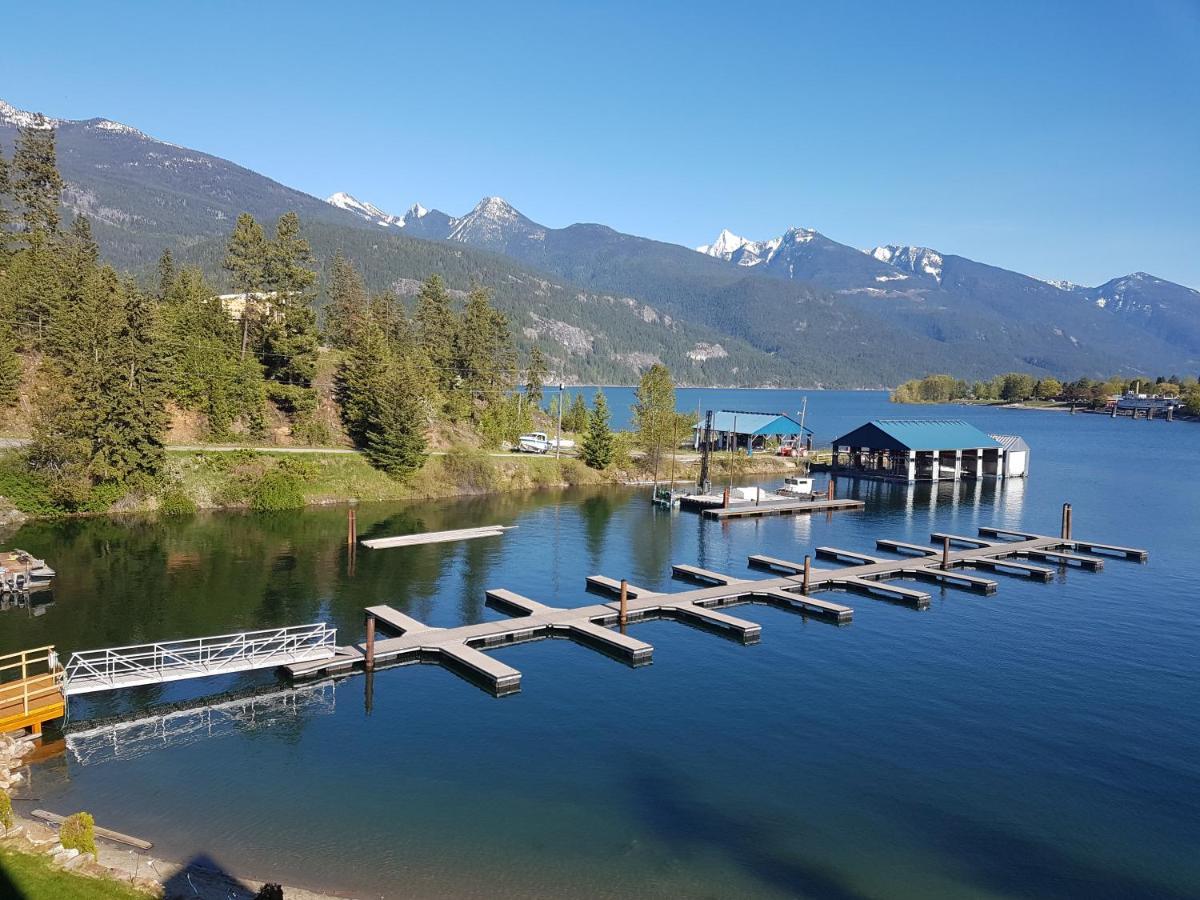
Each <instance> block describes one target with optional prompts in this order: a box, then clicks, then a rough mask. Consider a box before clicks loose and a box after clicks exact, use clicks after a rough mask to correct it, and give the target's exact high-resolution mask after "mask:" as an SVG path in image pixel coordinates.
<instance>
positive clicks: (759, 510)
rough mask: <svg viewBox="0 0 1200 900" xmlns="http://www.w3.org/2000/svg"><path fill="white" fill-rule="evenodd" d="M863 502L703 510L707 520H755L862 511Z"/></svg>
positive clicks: (777, 503) (745, 505) (783, 502)
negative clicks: (827, 512) (758, 518)
mask: <svg viewBox="0 0 1200 900" xmlns="http://www.w3.org/2000/svg"><path fill="white" fill-rule="evenodd" d="M864 506H866V504H865V503H863V501H861V500H769V501H767V502H765V503H737V504H734V505H732V506H710V507H707V508H705V509H703V510H701V512H700V514H701V515H702V516H704V518H706V519H721V520H724V519H753V518H757V517H759V516H794V515H797V514H804V513H814V512H826V511H829V512H841V511H843V510H853V509H862V508H863V507H864Z"/></svg>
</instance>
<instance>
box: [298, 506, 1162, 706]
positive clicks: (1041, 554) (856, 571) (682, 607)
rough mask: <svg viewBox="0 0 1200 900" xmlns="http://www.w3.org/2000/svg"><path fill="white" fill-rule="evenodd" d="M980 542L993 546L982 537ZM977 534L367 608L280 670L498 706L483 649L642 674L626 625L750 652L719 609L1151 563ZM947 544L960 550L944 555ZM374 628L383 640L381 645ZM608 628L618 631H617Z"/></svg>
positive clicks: (808, 607) (508, 679)
mask: <svg viewBox="0 0 1200 900" xmlns="http://www.w3.org/2000/svg"><path fill="white" fill-rule="evenodd" d="M825 502H828V501H825ZM834 502H837V501H834ZM841 502H846V501H841ZM852 502H853V501H852ZM806 505H811V504H806ZM1064 530H1065V531H1066V529H1064ZM1068 533H1069V531H1068ZM985 534H986V535H989V536H990V538H991V539H985V538H984V537H983V535H985ZM980 535H981V537H979V538H972V537H965V536H962V535H952V534H946V533H942V532H935V533H934V534H932V535H931V540H933V541H936V542H939V543H941V544H942V546H941V548H937V547H926V546H923V545H920V544H914V543H911V542H907V541H892V540H884V539H881V540H879V541H877V542H876V544H877V546H878V547H879V548H880V549H882V550H888V551H891V552H893V553H897V554H900V555H901V558H898V559H885V558H883V557H879V556H873V555H868V554H863V553H858V552H856V551H851V550H842V549H840V548H837V547H821V548H818V549H817V551H816V552H817V555H819V556H822V557H825V558H831V559H835V560H839V561H849V562H851V563H853V564H852V565H846V566H841V567H838V568H816V567H814V566H812V564H811V558H806V559H805V560H804V561H803V562H794V561H791V560H786V559H780V558H777V557H771V556H765V555H759V554H756V555H753V556H750V557H748V563H749V565H750V566H752V567H758V568H766V569H770V570H772V571H774V572H775V573H776V575H775V577H770V578H762V579H752V578H742V577H738V576H733V575H726V574H724V573H721V572H715V571H713V570H711V569H705V568H701V567H700V566H694V565H689V564H683V563H680V564H677V565H675V566H673V567H672V573H673V575H674V576H675V577H676V578H683V579H687V580H690V581H693V582H699V583H701V584H703V585H704V586H703V587H698V588H696V589H693V590H686V591H679V592H664V591H651V590H647V589H645V588H639V587H637V586H636V585H630V584H629V583H628V582H627V581H625V582H623V581H620V580H618V579H615V578H611V577H608V576H604V575H592V576H589V577H588V578H587V579H586V587H587V589H588V590H589V591H592V592H598V593H602V594H605V595H608V596H610V597H617V598H619V599H617V600H609V601H608V602H603V603H597V604H592V605H588V606H580V607H559V606H554V605H551V604H547V603H542V602H540V601H538V600H534V599H531V598H529V597H524V596H522V595H520V594H517V593H514V592H513V591H509V590H506V589H503V588H495V589H492V590H489V591H487V595H486V596H487V603H488V605H489V606H491V607H492V608H493V609H497V610H499V611H501V612H504V613H506V614H509V615H511V616H513V618H511V619H507V620H502V621H495V622H479V623H476V624H474V625H463V626H459V627H455V628H434V627H431V626H428V625H426V624H424V623H422V622H420V621H418V620H416V619H413V618H412V617H410V616H408V615H406V614H405V613H403V612H400V611H399V610H396V609H393V608H392V607H390V606H386V605H381V606H372V607H368V608H367V609H366V610H365V613H366V619H367V639H366V640H364V641H362V642H360V643H357V644H353V645H350V646H345V647H339V648H338V649H337V651H336V652H335V653H334V654H333V655H332V656H331V657H329V658H326V659H316V660H311V661H307V662H295V663H289V664H287V665H285V666H284V667H283V668H284V670H285V671H286V672H287V673H288V674H289V675H290V676H291V677H292V678H294V679H297V680H300V679H311V678H320V677H326V676H338V675H346V674H349V673H351V672H354V671H356V670H364V669H371V668H375V667H380V666H390V665H404V664H410V663H436V664H439V665H443V666H445V667H447V668H449V669H451V670H452V671H455V672H458V673H459V674H461V675H464V676H465V677H467V678H468V679H469V680H471V681H472V682H473V683H475V684H477V685H479V686H481V687H483V688H484V689H486V690H488V691H489V692H491V693H492V694H494V695H496V696H503V695H506V694H512V693H515V692H517V691H519V690H520V688H521V673H520V672H519V671H517V670H516V669H514V668H513V667H512V666H509V665H507V664H506V663H503V662H501V661H500V660H497V659H494V658H492V657H490V656H489V655H488V654H487V653H486V652H485V651H487V650H491V649H495V648H497V647H504V646H508V645H511V644H516V643H523V642H526V641H536V640H541V639H544V638H566V639H568V640H573V641H575V642H576V643H579V644H582V645H584V646H587V647H590V648H592V649H595V650H598V651H600V652H602V653H605V654H607V655H608V656H611V657H613V658H614V659H617V660H619V661H621V662H624V663H625V664H627V665H630V666H642V665H645V664H647V663H649V662H650V661H651V659H652V657H653V654H654V648H653V647H652V646H651V645H650V644H647V643H645V642H644V641H640V640H637V639H635V638H633V637H631V636H629V635H628V634H626V633H625V630H624V626H625V625H626V624H628V623H632V622H640V621H646V620H650V619H673V620H675V621H679V622H682V623H685V624H689V625H693V626H696V627H699V628H702V629H705V630H708V631H712V632H716V633H718V634H722V635H725V636H727V637H730V638H732V639H734V640H736V641H738V642H740V643H743V644H753V643H757V642H758V641H759V640H760V639H761V635H762V628H761V626H760V625H758V624H757V623H755V622H750V621H747V620H745V619H741V618H738V617H736V616H733V615H730V614H729V613H727V612H724V611H723V610H725V609H727V608H729V607H733V606H738V605H746V604H756V603H757V604H765V605H771V606H776V607H779V608H782V609H786V610H790V611H792V612H795V613H798V614H800V615H803V616H805V617H806V618H807V617H811V618H814V619H818V620H823V621H827V622H830V623H832V624H837V625H843V624H847V623H849V622H851V621H852V619H853V615H854V611H853V609H852V608H851V607H849V606H844V605H842V604H840V603H836V602H833V601H832V600H829V599H820V598H817V597H814V596H812V594H813V593H816V592H822V591H831V590H837V591H848V592H854V593H857V594H864V595H866V596H868V597H873V598H877V599H881V600H884V601H887V602H892V603H900V604H904V605H907V606H911V607H914V608H915V609H918V610H923V609H927V608H928V607H929V604H930V600H931V596H930V594H929V593H928V592H926V591H922V590H918V589H915V588H912V587H908V586H902V585H899V584H889V583H887V582H888V581H890V580H894V579H907V580H918V581H932V582H935V583H938V584H940V585H942V586H943V587H945V588H953V589H960V590H966V591H972V592H975V593H981V594H991V593H993V592H994V591H995V590H996V588H997V583H996V582H995V581H993V580H992V579H989V578H981V577H979V576H977V575H972V574H969V573H967V572H963V571H961V570H962V569H973V568H988V569H991V570H992V571H994V572H995V573H997V574H1005V575H1018V576H1021V577H1035V578H1043V580H1049V579H1050V578H1051V577H1053V574H1054V573H1055V572H1056V571H1058V569H1055V568H1049V567H1046V566H1036V565H1032V564H1030V563H1027V562H1023V561H1022V560H1025V559H1043V560H1046V561H1049V562H1056V563H1058V564H1059V566H1060V567H1062V568H1065V567H1066V566H1067V565H1068V564H1070V565H1079V566H1081V567H1084V568H1088V569H1091V570H1093V571H1099V570H1100V568H1101V566H1102V564H1103V561H1102V560H1101V559H1100V558H1099V557H1085V556H1080V555H1078V554H1076V553H1074V552H1073V551H1075V550H1078V549H1082V548H1084V547H1087V548H1089V549H1091V550H1093V551H1094V552H1096V553H1103V554H1106V555H1110V556H1121V557H1124V558H1126V559H1130V560H1139V561H1145V560H1146V559H1147V558H1148V554H1147V553H1146V551H1144V550H1138V549H1135V548H1131V547H1120V546H1117V545H1113V544H1101V543H1096V542H1088V541H1077V540H1072V539H1071V538H1069V537H1050V536H1046V535H1037V534H1032V533H1025V532H1007V531H1003V530H999V529H984V528H981V529H980ZM1012 538H1015V539H1012ZM952 545H953V546H956V547H958V548H960V549H953V550H952V549H951V546H952ZM914 554H915V555H914ZM780 573H782V574H780ZM377 626H378V628H379V629H380V630H382V631H384V632H388V633H389V634H390V636H387V637H381V638H380V639H378V640H377V639H376V638H375V629H376V627H377ZM613 626H620V628H619V630H615V629H614V628H613Z"/></svg>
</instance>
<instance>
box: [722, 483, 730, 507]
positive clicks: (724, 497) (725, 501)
mask: <svg viewBox="0 0 1200 900" xmlns="http://www.w3.org/2000/svg"><path fill="white" fill-rule="evenodd" d="M721 508H722V509H729V488H725V490H724V492H723V493H722V495H721Z"/></svg>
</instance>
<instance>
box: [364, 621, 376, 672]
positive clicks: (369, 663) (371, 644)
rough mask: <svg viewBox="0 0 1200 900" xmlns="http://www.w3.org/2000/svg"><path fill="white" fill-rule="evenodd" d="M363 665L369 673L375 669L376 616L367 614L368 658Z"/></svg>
mask: <svg viewBox="0 0 1200 900" xmlns="http://www.w3.org/2000/svg"><path fill="white" fill-rule="evenodd" d="M363 665H364V666H365V667H366V669H367V671H368V672H369V671H370V670H371V669H373V668H375V616H373V615H372V614H371V613H367V656H366V659H365V660H364V661H363Z"/></svg>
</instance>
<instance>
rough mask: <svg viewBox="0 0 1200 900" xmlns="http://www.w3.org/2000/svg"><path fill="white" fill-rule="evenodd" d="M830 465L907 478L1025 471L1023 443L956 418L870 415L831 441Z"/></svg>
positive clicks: (845, 471) (853, 471) (843, 470)
mask: <svg viewBox="0 0 1200 900" xmlns="http://www.w3.org/2000/svg"><path fill="white" fill-rule="evenodd" d="M1010 452H1011V453H1012V454H1013V455H1012V458H1011V459H1009V458H1008V455H1009V453H1010ZM832 469H833V471H834V472H835V473H836V474H838V475H857V476H860V477H865V478H885V479H890V480H895V481H910V482H911V481H940V480H953V481H957V480H959V479H960V478H1005V477H1014V476H1020V475H1025V474H1026V473H1027V472H1028V471H1029V445H1028V444H1026V443H1025V442H1024V441H1023V440H1021V438H1019V437H1017V436H1016V435H999V436H993V435H990V434H987V433H986V432H983V431H981V430H980V429H978V428H976V427H975V426H974V425H971V424H969V423H967V422H964V421H962V420H961V419H876V420H874V421H871V422H867V423H866V424H865V425H861V426H859V427H858V428H856V429H854V430H853V431H851V432H849V433H847V434H843V435H842V436H841V437H838V438H835V439H834V441H833V463H832Z"/></svg>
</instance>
